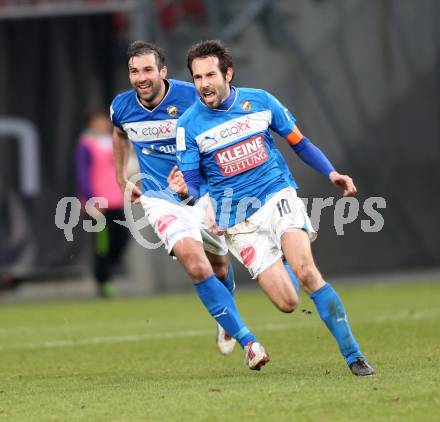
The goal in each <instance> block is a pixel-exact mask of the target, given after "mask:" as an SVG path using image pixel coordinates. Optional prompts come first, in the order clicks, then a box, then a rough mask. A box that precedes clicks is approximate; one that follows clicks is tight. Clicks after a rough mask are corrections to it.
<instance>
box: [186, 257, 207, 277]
mask: <svg viewBox="0 0 440 422" xmlns="http://www.w3.org/2000/svg"><path fill="white" fill-rule="evenodd" d="M186 270H187V272H188V274H189V276H190V277H191V278H192V279H193V280H196V281H202V280H204V279H205V278H207V277H209V275H210V274H211V273H212V269H211V267H210V266H209V264H207V262H205V260H203V259H201V258H200V257H198V256H193V257H191V258H190V259H189V260H188V261H187V262H186Z"/></svg>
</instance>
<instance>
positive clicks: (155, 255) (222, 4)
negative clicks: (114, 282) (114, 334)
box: [0, 0, 440, 292]
mask: <svg viewBox="0 0 440 422" xmlns="http://www.w3.org/2000/svg"><path fill="white" fill-rule="evenodd" d="M439 18H440V3H439V2H438V1H437V0H417V1H415V0H234V1H217V0H119V1H118V0H83V1H78V0H65V1H62V0H58V1H57V0H51V1H50V0H46V1H45V0H27V1H25V0H16V1H12V0H0V236H1V243H0V274H2V275H7V276H8V277H13V278H17V279H23V280H25V281H29V282H32V283H35V285H40V284H42V283H39V282H40V281H47V280H53V281H56V282H57V283H58V282H59V283H63V282H66V283H67V281H68V283H74V282H77V283H80V281H81V280H82V281H84V277H87V268H88V266H87V259H88V257H89V254H88V253H87V244H88V237H87V236H86V234H85V233H84V232H83V231H82V229H81V228H80V227H81V226H78V227H77V228H76V229H75V230H74V232H73V233H74V241H73V242H67V241H66V239H65V237H64V234H63V232H62V231H61V230H60V229H58V228H57V227H56V226H55V223H54V216H55V210H56V205H57V202H58V201H59V200H60V199H61V198H62V197H65V196H75V195H76V189H75V181H74V164H73V150H74V146H75V142H76V139H77V136H78V134H79V132H80V130H81V129H82V127H83V124H84V118H85V116H86V114H87V113H88V112H89V111H91V110H94V109H97V108H102V107H108V106H109V104H110V101H111V99H112V98H113V96H114V95H115V94H116V93H118V92H120V91H121V90H125V89H127V88H128V80H127V72H126V63H125V51H126V48H127V45H128V43H129V42H130V41H132V40H135V39H144V40H148V41H155V42H157V43H159V44H160V45H162V46H163V47H164V48H165V49H166V51H167V58H168V67H169V75H170V77H173V78H181V79H186V80H188V77H189V75H188V72H187V70H186V66H185V55H186V50H187V49H188V47H189V46H190V45H191V44H192V43H193V42H196V41H198V40H201V39H208V38H220V39H223V40H224V41H225V43H226V44H227V45H228V46H229V47H230V48H231V50H232V52H233V55H234V58H235V67H236V80H235V84H236V85H238V86H240V85H242V86H252V87H260V88H264V89H266V90H268V91H270V92H272V93H273V94H274V95H276V96H277V97H278V98H279V99H280V100H281V101H282V102H283V103H284V104H285V105H286V106H287V107H289V109H290V110H291V111H292V113H293V114H294V115H295V116H296V117H297V120H298V122H299V125H300V127H301V128H302V130H303V132H304V133H306V134H307V135H308V136H309V137H310V138H311V139H312V140H313V141H314V142H315V143H316V144H317V145H319V146H320V147H322V148H323V149H324V150H325V151H326V152H327V153H328V156H329V157H330V158H331V160H332V161H333V162H334V164H335V165H336V167H337V168H338V169H340V170H342V171H344V172H347V173H348V174H350V175H352V176H353V178H354V180H355V182H356V183H357V185H358V188H359V191H360V195H359V200H360V202H361V204H362V203H363V201H364V200H365V199H366V198H368V197H372V196H375V197H383V198H385V199H386V209H382V210H379V211H380V212H381V214H382V215H383V216H384V219H385V225H384V227H383V229H382V230H381V231H380V232H377V233H364V232H363V231H362V230H361V219H368V218H367V216H366V215H365V214H363V213H362V209H361V211H360V216H359V218H358V219H356V221H354V222H353V223H351V224H349V225H346V226H345V227H344V231H345V234H344V235H343V236H338V235H337V234H336V232H335V230H334V227H333V218H334V217H333V212H334V208H332V207H329V208H325V209H324V210H323V213H322V217H321V222H320V236H319V239H318V241H317V242H316V244H315V246H314V250H315V255H316V258H317V261H318V263H319V265H320V267H321V270H322V271H323V272H324V273H325V274H332V275H337V276H344V275H348V276H351V275H354V274H356V275H365V276H366V277H365V280H368V276H369V275H374V274H375V273H376V274H378V273H387V272H390V273H391V272H396V271H399V272H405V271H409V270H414V271H419V270H424V269H429V270H436V269H438V268H439V266H440V248H439V242H438V239H437V236H436V235H438V234H439V233H440V231H439V222H438V209H440V195H439V176H438V169H439V165H440V113H439V112H440V96H439V94H440V60H439V59H440V57H439V52H440V26H439V24H438V23H439ZM281 149H282V150H283V151H285V152H286V154H287V157H288V160H289V162H290V165H291V168H292V169H293V172H294V175H295V176H296V178H297V179H298V180H299V183H300V186H301V191H300V196H302V197H309V198H313V197H332V196H333V197H337V196H338V194H339V192H337V191H336V190H334V189H332V187H331V186H330V185H329V184H327V183H326V182H325V180H323V179H322V177H321V176H320V175H319V174H316V173H314V172H313V171H312V170H310V169H309V168H307V167H306V166H305V165H303V164H302V163H301V162H300V161H299V160H298V159H297V158H296V157H295V156H294V154H292V153H291V151H289V150H288V149H287V148H285V146H284V145H281ZM236 268H237V270H238V273H237V274H238V278H239V280H240V281H241V282H243V283H250V281H249V279H248V277H247V275H246V274H245V272H244V271H243V270H241V269H238V266H236ZM122 274H123V278H127V280H130V281H131V282H133V283H135V284H136V283H137V286H138V288H139V289H141V290H143V291H148V292H156V291H168V290H175V289H181V288H183V287H185V288H187V287H189V284H188V283H184V282H182V278H186V277H185V276H184V275H183V274H182V270H181V269H180V266H178V265H177V264H175V263H173V262H171V260H170V259H169V258H168V257H167V256H166V254H165V252H164V251H163V250H162V249H159V250H154V251H150V250H144V249H142V248H141V247H140V246H138V245H137V244H136V243H135V242H132V244H131V245H130V248H129V251H128V253H127V256H126V259H125V265H124V270H123V273H122ZM63 280H64V281H63ZM26 284H27V283H26Z"/></svg>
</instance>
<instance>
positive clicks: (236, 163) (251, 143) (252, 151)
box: [214, 135, 268, 176]
mask: <svg viewBox="0 0 440 422" xmlns="http://www.w3.org/2000/svg"><path fill="white" fill-rule="evenodd" d="M214 156H215V160H216V161H217V164H218V166H219V167H220V171H221V172H222V175H223V176H234V175H236V174H240V173H243V172H245V171H247V170H250V169H253V168H254V167H258V166H259V165H261V164H263V163H264V162H265V161H267V159H268V155H267V151H266V147H265V145H264V139H263V135H256V136H253V137H252V138H249V139H246V140H245V141H242V142H239V143H237V144H234V145H230V146H229V147H226V148H223V149H221V150H219V151H216V152H215V153H214Z"/></svg>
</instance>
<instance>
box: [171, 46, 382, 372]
mask: <svg viewBox="0 0 440 422" xmlns="http://www.w3.org/2000/svg"><path fill="white" fill-rule="evenodd" d="M188 68H189V71H190V73H191V75H192V77H193V80H194V84H195V87H196V89H197V91H198V93H199V95H200V99H199V101H196V102H195V103H194V104H193V106H192V107H190V108H189V109H188V110H187V111H186V112H185V113H184V114H183V116H182V117H180V119H179V122H178V127H177V140H176V145H177V155H178V162H179V167H180V170H181V171H182V173H180V172H175V173H174V176H173V177H174V179H175V185H176V186H178V187H179V189H178V192H179V194H180V195H181V196H186V197H191V198H192V200H196V199H197V198H198V197H199V196H200V181H201V179H202V177H203V178H206V179H207V182H208V190H209V194H210V196H211V198H212V200H213V201H214V204H215V205H216V207H215V208H216V224H217V225H218V227H219V229H220V230H224V231H225V237H226V241H227V244H228V247H229V249H230V250H231V252H232V253H233V254H234V255H235V256H236V257H237V259H238V260H240V261H241V262H242V263H243V264H244V265H245V266H246V268H247V269H248V270H249V272H250V274H251V275H252V276H253V277H254V278H258V282H259V284H260V286H261V287H262V288H263V290H264V291H265V292H266V294H267V295H268V296H269V297H270V299H271V300H272V301H273V303H274V304H275V305H276V306H277V307H278V308H279V309H281V310H283V311H285V312H292V311H293V310H294V309H295V307H296V306H297V304H298V296H297V293H296V291H295V289H294V288H293V287H292V284H291V282H290V279H289V277H288V274H287V272H286V270H285V268H284V266H283V265H282V263H281V260H280V257H282V256H283V255H284V256H285V257H286V259H287V261H288V262H289V264H290V266H291V268H292V269H293V271H294V273H295V274H296V277H297V279H298V281H299V283H300V286H301V287H302V288H303V289H304V290H305V291H306V292H307V293H308V294H309V295H310V297H311V299H312V300H313V302H314V303H315V306H316V309H317V311H318V313H319V315H320V317H321V319H322V320H323V321H324V322H325V324H326V326H327V328H328V329H329V330H330V332H331V333H332V334H333V336H334V337H335V339H336V341H337V343H338V345H339V348H340V351H341V353H342V355H343V356H344V358H345V360H346V362H347V364H348V366H349V367H350V369H351V372H352V373H353V374H354V375H359V376H367V375H373V374H374V373H375V370H374V368H372V367H371V366H370V365H369V363H368V362H367V361H366V359H365V357H364V355H363V354H362V352H361V350H360V348H359V345H358V343H357V342H356V340H355V338H354V336H353V334H352V332H351V328H350V324H349V322H348V318H347V314H346V312H345V309H344V306H343V304H342V302H341V300H340V298H339V296H338V295H337V293H336V291H335V290H334V289H333V287H332V286H331V285H330V284H329V283H326V282H325V281H324V280H323V278H322V276H321V274H320V272H319V271H318V269H317V267H316V265H315V263H314V260H313V256H312V252H311V245H310V244H311V241H312V240H314V238H315V237H316V232H315V231H314V229H313V228H312V225H311V223H310V220H309V218H308V216H307V214H306V211H305V208H304V205H303V203H302V201H301V200H300V199H299V198H298V197H297V194H296V190H295V186H294V185H293V184H292V183H290V182H289V180H287V178H286V175H285V173H284V169H283V168H282V167H281V166H280V164H279V161H278V158H277V157H278V151H277V149H276V147H275V144H274V139H273V138H272V136H271V134H270V131H269V130H270V129H272V130H274V131H275V132H277V133H278V134H279V135H281V136H283V137H284V138H285V139H286V140H287V142H288V143H289V145H290V146H291V147H292V149H293V150H294V151H295V152H296V153H297V154H298V155H299V157H300V158H301V159H302V160H303V161H304V162H306V163H307V164H308V165H310V166H311V167H312V168H314V169H315V170H317V171H319V172H320V173H322V174H323V175H324V176H325V177H326V178H328V179H329V180H330V181H331V182H332V183H333V184H335V185H337V186H340V187H341V188H342V189H343V194H344V196H352V195H354V194H356V187H355V185H354V183H353V181H352V179H351V178H350V177H349V176H347V175H342V174H340V173H338V172H337V171H336V170H335V169H334V168H333V166H332V164H331V163H330V162H329V160H328V159H327V158H326V157H325V155H324V154H323V153H322V152H321V151H320V150H319V149H318V148H317V147H316V146H315V145H313V144H312V143H311V142H310V140H309V139H307V138H306V137H305V136H303V135H302V133H301V132H300V130H299V128H298V126H297V125H296V122H295V118H294V117H293V116H292V114H291V113H290V112H289V111H288V110H287V108H285V107H284V106H283V105H282V104H281V103H280V102H279V101H278V100H277V99H276V98H275V97H273V96H272V95H271V94H269V93H268V92H266V91H263V90H259V89H250V88H235V87H233V86H231V81H232V79H233V76H234V69H233V63H232V58H231V55H230V52H229V51H228V50H227V49H226V48H225V47H224V46H223V44H222V43H221V42H219V41H204V42H201V43H198V44H196V45H194V46H193V47H192V48H191V49H190V50H189V52H188Z"/></svg>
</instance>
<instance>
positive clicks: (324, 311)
mask: <svg viewBox="0 0 440 422" xmlns="http://www.w3.org/2000/svg"><path fill="white" fill-rule="evenodd" d="M310 299H312V300H313V302H315V306H316V309H317V311H318V313H319V316H320V317H321V319H322V320H323V321H324V322H325V325H327V328H328V329H329V330H330V332H331V333H332V334H333V336H334V337H335V339H336V341H337V342H338V345H339V350H340V351H341V353H342V355H343V356H344V358H345V361H346V362H347V364H348V365H351V364H352V363H353V362H354V361H355V360H356V358H358V357H359V358H361V359H364V356H363V355H362V353H361V351H360V349H359V345H358V344H357V342H356V340H355V338H354V337H353V334H352V332H351V328H350V324H349V322H348V319H347V314H346V313H345V309H344V305H343V304H342V302H341V299H339V296H338V294H337V293H336V291H335V289H333V287H332V286H331V285H330V284H328V283H326V284H324V286H322V287H321V288H320V289H319V290H317V291H316V292H314V293H312V294H311V295H310Z"/></svg>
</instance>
